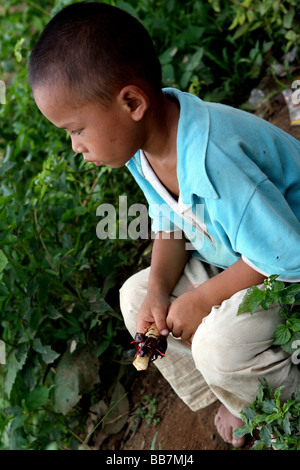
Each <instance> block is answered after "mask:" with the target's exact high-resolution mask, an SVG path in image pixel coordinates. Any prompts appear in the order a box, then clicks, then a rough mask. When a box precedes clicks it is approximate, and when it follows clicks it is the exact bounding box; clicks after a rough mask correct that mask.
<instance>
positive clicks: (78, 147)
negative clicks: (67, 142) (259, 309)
mask: <svg viewBox="0 0 300 470" xmlns="http://www.w3.org/2000/svg"><path fill="white" fill-rule="evenodd" d="M72 149H73V152H75V153H87V148H86V147H85V146H84V145H82V144H81V143H80V142H76V140H75V139H72Z"/></svg>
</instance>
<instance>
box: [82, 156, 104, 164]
mask: <svg viewBox="0 0 300 470" xmlns="http://www.w3.org/2000/svg"><path fill="white" fill-rule="evenodd" d="M83 158H84V157H83ZM84 161H85V162H86V163H94V165H97V166H100V165H102V162H98V161H93V160H87V159H86V158H84Z"/></svg>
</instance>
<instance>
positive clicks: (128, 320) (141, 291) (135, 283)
mask: <svg viewBox="0 0 300 470" xmlns="http://www.w3.org/2000/svg"><path fill="white" fill-rule="evenodd" d="M144 271H147V270H144ZM144 271H140V272H139V273H137V274H134V275H133V276H131V277H130V278H129V279H127V281H125V282H124V284H123V286H122V287H121V289H120V309H121V312H122V315H123V318H124V322H125V325H126V328H127V329H128V331H129V332H130V334H131V335H132V336H134V335H135V333H136V325H135V322H136V316H137V313H138V311H139V309H140V307H141V305H142V302H143V300H144V298H145V295H146V292H147V279H148V273H147V272H144Z"/></svg>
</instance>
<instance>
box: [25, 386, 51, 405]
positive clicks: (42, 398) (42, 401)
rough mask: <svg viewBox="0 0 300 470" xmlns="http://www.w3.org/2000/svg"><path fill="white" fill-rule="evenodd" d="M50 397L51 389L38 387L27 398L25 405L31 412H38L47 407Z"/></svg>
mask: <svg viewBox="0 0 300 470" xmlns="http://www.w3.org/2000/svg"><path fill="white" fill-rule="evenodd" d="M48 396H49V388H48V387H44V386H43V385H38V386H37V387H35V389H34V390H32V391H31V392H29V394H28V395H27V396H26V399H25V403H26V406H27V408H28V409H29V410H36V409H37V408H41V407H42V406H44V405H46V403H47V400H48Z"/></svg>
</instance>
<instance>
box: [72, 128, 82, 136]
mask: <svg viewBox="0 0 300 470" xmlns="http://www.w3.org/2000/svg"><path fill="white" fill-rule="evenodd" d="M81 132H82V129H77V130H76V131H71V135H80V134H81Z"/></svg>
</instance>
